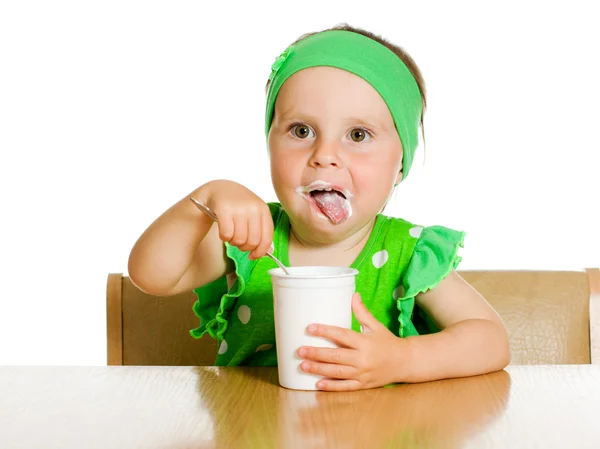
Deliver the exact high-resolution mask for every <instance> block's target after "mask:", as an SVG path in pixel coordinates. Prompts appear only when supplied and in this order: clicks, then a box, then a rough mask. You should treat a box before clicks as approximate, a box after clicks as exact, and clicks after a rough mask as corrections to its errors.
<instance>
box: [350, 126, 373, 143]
mask: <svg viewBox="0 0 600 449" xmlns="http://www.w3.org/2000/svg"><path fill="white" fill-rule="evenodd" d="M367 137H371V134H370V133H369V131H367V130H366V129H363V128H354V129H353V130H352V131H350V138H351V139H352V140H353V141H354V142H362V141H363V140H365V139H366V138H367Z"/></svg>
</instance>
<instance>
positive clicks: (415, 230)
mask: <svg viewBox="0 0 600 449" xmlns="http://www.w3.org/2000/svg"><path fill="white" fill-rule="evenodd" d="M421 232H423V226H415V227H412V228H410V231H408V233H409V234H410V236H411V237H414V238H416V239H418V238H419V236H420V235H421Z"/></svg>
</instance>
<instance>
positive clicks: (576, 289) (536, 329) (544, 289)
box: [107, 268, 600, 366]
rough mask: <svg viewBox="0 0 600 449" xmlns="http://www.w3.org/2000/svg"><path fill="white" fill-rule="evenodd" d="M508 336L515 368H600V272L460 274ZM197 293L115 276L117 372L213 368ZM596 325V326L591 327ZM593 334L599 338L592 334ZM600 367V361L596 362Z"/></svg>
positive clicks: (110, 290)
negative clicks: (123, 368) (197, 331)
mask: <svg viewBox="0 0 600 449" xmlns="http://www.w3.org/2000/svg"><path fill="white" fill-rule="evenodd" d="M459 274H460V275H461V276H462V277H463V278H465V279H466V280H467V281H468V282H469V283H470V284H471V285H473V287H475V288H476V289H477V290H478V291H479V292H481V294H482V295H483V296H484V297H485V298H486V299H487V300H488V302H489V303H490V304H491V305H492V306H493V307H494V308H495V309H496V310H497V311H498V313H499V314H500V316H501V317H502V319H503V320H504V323H505V324H506V327H507V328H508V333H509V341H510V346H511V352H512V360H511V364H515V365H517V364H524V365H532V364H582V363H584V364H585V363H590V354H591V361H592V362H593V363H600V360H599V359H600V344H599V340H600V338H599V336H598V333H600V322H599V321H598V316H599V309H600V304H599V302H600V271H599V270H598V269H596V268H594V269H588V270H587V274H586V272H584V271H581V272H578V271H460V272H459ZM195 301H196V297H195V295H194V293H193V292H189V293H185V294H180V295H176V296H172V297H158V296H151V295H147V294H145V293H143V292H141V291H140V290H139V289H138V288H137V287H135V286H134V285H133V284H132V283H131V280H130V279H129V278H128V277H126V276H123V275H121V274H118V273H117V274H109V275H108V284H107V331H108V335H107V336H108V364H109V365H170V366H172V365H188V366H194V365H196V366H201V365H212V364H213V363H214V360H215V357H216V353H217V342H216V341H215V340H214V339H212V338H211V337H209V336H205V337H203V338H201V339H198V340H197V339H194V338H192V337H191V336H190V334H189V330H190V329H193V328H195V327H197V326H198V319H197V318H196V316H195V314H194V312H193V311H192V305H193V303H194V302H195ZM590 320H591V323H592V324H591V325H590ZM590 331H591V334H590ZM594 359H595V360H594Z"/></svg>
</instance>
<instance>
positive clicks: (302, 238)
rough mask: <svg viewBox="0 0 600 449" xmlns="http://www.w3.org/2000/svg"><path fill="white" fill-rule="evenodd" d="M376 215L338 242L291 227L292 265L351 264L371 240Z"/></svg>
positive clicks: (290, 253)
mask: <svg viewBox="0 0 600 449" xmlns="http://www.w3.org/2000/svg"><path fill="white" fill-rule="evenodd" d="M375 221H376V217H375V218H374V219H373V220H371V221H370V222H369V223H367V224H366V225H365V226H363V227H362V228H360V229H358V230H357V231H356V232H354V233H353V234H351V235H350V236H348V237H346V238H344V239H342V240H339V241H336V242H319V241H316V240H315V239H314V237H313V238H310V237H312V236H311V234H310V232H307V233H299V232H297V231H296V230H295V229H294V227H293V226H291V227H290V240H289V257H290V263H291V264H292V265H347V266H349V265H351V264H352V263H353V262H354V260H355V259H356V257H358V255H359V254H360V252H361V251H362V249H363V248H364V246H365V244H366V243H367V241H368V240H369V236H370V235H371V231H372V229H373V226H374V225H375ZM323 261H327V263H323Z"/></svg>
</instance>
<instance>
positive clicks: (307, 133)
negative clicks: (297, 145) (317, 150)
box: [292, 125, 312, 139]
mask: <svg viewBox="0 0 600 449" xmlns="http://www.w3.org/2000/svg"><path fill="white" fill-rule="evenodd" d="M292 132H293V133H294V136H296V137H297V138H298V139H306V138H307V137H312V130H311V129H310V128H309V127H308V126H306V125H294V126H293V127H292Z"/></svg>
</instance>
